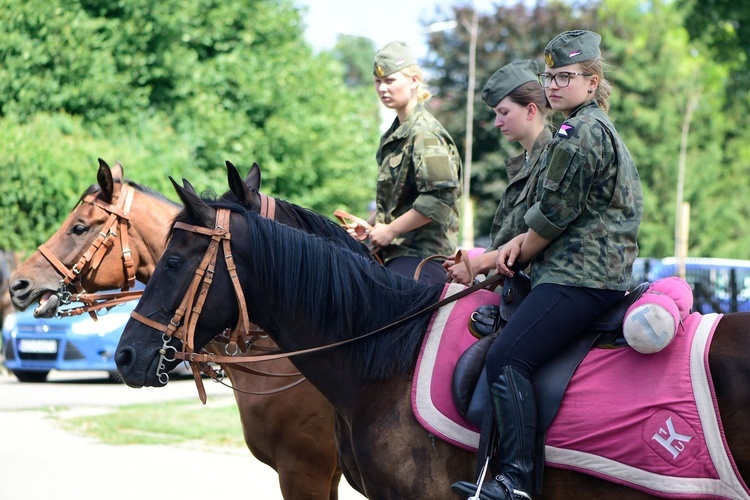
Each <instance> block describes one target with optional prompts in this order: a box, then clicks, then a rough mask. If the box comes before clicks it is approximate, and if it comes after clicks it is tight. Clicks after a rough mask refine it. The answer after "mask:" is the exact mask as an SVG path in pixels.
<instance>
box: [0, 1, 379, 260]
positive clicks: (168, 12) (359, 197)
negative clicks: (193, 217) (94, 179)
mask: <svg viewBox="0 0 750 500" xmlns="http://www.w3.org/2000/svg"><path fill="white" fill-rule="evenodd" d="M0 56H1V57H2V60H3V65H2V66H1V67H0V120H2V122H3V126H4V129H5V128H6V127H10V128H17V129H18V130H19V131H23V130H24V129H25V127H40V126H41V127H43V128H44V129H45V130H48V131H49V134H48V136H49V137H50V139H52V138H54V139H60V140H63V139H65V140H72V141H74V142H75V143H77V144H79V145H80V146H81V149H80V150H79V151H82V150H84V149H85V150H87V151H89V153H90V157H89V158H85V159H84V158H81V156H80V155H76V154H71V156H70V158H71V159H72V158H75V159H76V160H83V161H82V164H86V165H95V164H96V158H97V157H102V158H104V159H106V160H108V161H109V157H110V155H111V151H112V149H113V148H114V147H115V146H116V145H122V144H128V145H129V146H132V148H133V149H134V150H136V151H141V152H147V153H150V154H152V155H153V156H154V158H159V159H169V160H170V161H171V162H172V163H169V164H167V165H163V166H162V167H161V168H160V169H156V170H144V175H145V176H146V177H147V178H149V179H150V178H152V177H151V176H149V175H148V172H164V171H165V170H167V171H169V172H170V174H171V175H174V176H176V177H178V178H179V177H186V178H189V179H190V180H191V181H193V182H194V184H195V185H196V187H197V188H199V189H203V188H208V189H212V190H215V191H218V192H221V191H224V190H225V189H226V181H225V172H224V161H225V160H231V161H232V162H233V163H235V164H236V165H237V166H238V167H239V168H240V169H243V168H247V167H249V166H250V165H251V164H252V163H253V162H255V161H257V162H259V163H260V165H261V168H262V171H263V190H264V191H265V192H267V193H268V194H272V195H275V196H279V197H282V198H285V199H288V200H290V201H293V202H295V203H298V204H300V205H302V206H306V207H309V208H312V209H313V210H316V211H318V212H320V213H323V214H327V215H331V214H332V212H333V210H334V209H336V208H345V209H348V210H351V211H353V212H359V211H362V210H364V208H365V207H366V206H367V200H369V199H370V198H371V197H372V192H373V191H374V184H375V165H374V162H373V160H372V155H373V151H375V149H376V147H377V142H378V117H377V113H376V112H373V107H372V106H369V105H368V106H362V102H361V101H362V95H361V94H360V93H359V91H358V90H357V89H356V88H351V87H349V86H347V85H346V84H345V83H344V76H345V75H344V67H345V66H344V65H343V64H342V63H341V62H339V61H337V60H336V59H335V58H333V57H332V56H331V55H330V54H313V52H312V49H311V48H310V47H309V45H308V44H307V43H306V42H305V41H304V39H303V33H302V18H301V14H300V12H299V11H298V10H297V9H296V8H295V7H294V5H293V3H292V1H291V0H243V1H240V2H228V3H227V2H223V3H222V2H215V1H214V0H121V1H118V2H104V1H100V0H77V1H70V0H44V1H42V0H32V1H25V0H0ZM368 102H372V101H370V100H368ZM40 113H42V114H44V115H45V116H50V115H54V116H58V115H57V114H58V113H59V114H61V115H60V116H59V119H56V120H55V121H54V123H47V124H46V125H39V124H38V123H35V120H36V116H37V115H38V114H40ZM66 117H67V118H66ZM47 120H48V118H43V119H42V121H43V122H46V121H47ZM60 122H65V125H64V126H60V127H59V123H60ZM73 124H74V125H73ZM58 127H59V128H60V130H57V129H56V128H58ZM62 129H65V130H62ZM58 132H60V133H61V134H62V136H61V135H60V133H58ZM20 133H24V132H20ZM138 141H143V142H140V143H139V142H138ZM160 141H163V142H160ZM93 146H97V147H96V148H94V147H93ZM7 147H8V148H9V150H10V151H11V152H13V153H14V154H15V155H16V157H18V155H19V154H21V153H23V154H26V155H30V158H40V157H41V158H45V155H47V156H46V158H47V159H51V158H54V159H55V160H59V161H57V162H56V163H55V164H54V165H47V164H44V163H37V162H30V161H28V160H29V158H20V160H21V164H23V165H24V167H25V166H26V165H34V167H33V168H29V169H28V170H21V171H20V173H19V175H22V176H23V181H22V182H21V185H29V184H33V183H34V182H37V181H40V180H41V179H49V178H50V175H51V174H57V173H58V172H60V171H65V169H67V168H69V167H68V166H67V165H65V164H64V162H65V158H64V156H58V155H56V154H55V153H54V152H53V150H54V149H55V148H58V149H59V147H60V145H59V144H57V143H55V142H54V141H53V140H48V141H44V142H43V143H41V144H38V145H37V147H38V148H39V149H40V150H39V151H35V152H33V153H32V152H31V151H29V150H28V149H27V150H24V149H23V148H22V147H20V145H18V144H14V143H9V144H7ZM170 148H178V149H177V150H176V151H174V152H173V153H172V154H168V150H169V149H170ZM45 151H46V153H45ZM134 157H138V158H139V159H140V156H138V155H136V153H135V152H134V151H125V152H124V154H123V156H120V158H119V159H121V160H122V161H123V163H124V164H125V166H126V172H128V173H129V174H130V176H131V178H133V179H135V180H136V181H139V182H142V183H145V182H144V179H143V178H139V177H138V175H136V174H140V173H141V170H140V169H139V167H138V166H135V165H133V161H132V158H134ZM177 158H179V161H178V160H177ZM148 164H149V165H153V162H148ZM12 168H13V164H12V163H9V162H5V161H3V160H0V174H3V176H4V178H5V177H6V176H5V174H6V170H7V169H12ZM188 173H190V175H188ZM84 179H86V181H87V182H88V179H89V177H88V176H84ZM199 179H200V180H199ZM163 180H164V181H166V178H165V179H163ZM201 180H205V181H207V184H206V185H201V182H200V181H201ZM27 181H28V182H27ZM147 185H148V184H147ZM159 185H161V183H159ZM152 187H157V186H152ZM169 190H170V191H171V188H170V189H169ZM73 191H78V189H74V190H73ZM6 203H9V201H6V200H0V213H2V209H4V208H5V204H6ZM52 203H64V204H65V206H69V201H68V200H66V199H61V198H58V199H57V200H53V201H52ZM26 208H27V209H28V210H31V209H32V208H34V207H33V206H28V207H26ZM25 210H26V209H24V210H23V211H22V212H21V215H22V217H24V216H25V215H24V214H28V216H32V215H31V214H30V213H27V212H26V211H25ZM63 212H64V211H63V210H59V211H57V212H55V213H56V214H57V215H60V214H62V213H63ZM48 215H49V213H48ZM59 222H60V218H58V219H57V220H50V223H49V226H50V227H54V226H55V225H56V224H58V223H59ZM2 225H3V230H5V228H6V227H7V228H11V227H12V228H13V229H14V230H15V229H16V227H17V228H18V230H17V231H16V235H14V236H12V239H13V240H14V241H21V243H20V244H21V245H22V246H23V247H24V248H26V247H33V245H34V244H38V242H39V241H38V239H39V238H43V237H45V236H46V234H48V233H46V234H40V233H38V232H35V233H31V232H30V231H28V230H26V229H24V221H23V220H22V219H12V220H10V219H9V220H6V219H5V215H3V220H2ZM8 238H9V239H10V238H11V237H8ZM16 244H18V243H16Z"/></svg>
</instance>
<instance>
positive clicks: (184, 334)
mask: <svg viewBox="0 0 750 500" xmlns="http://www.w3.org/2000/svg"><path fill="white" fill-rule="evenodd" d="M230 215H231V212H230V211H229V210H228V209H226V208H220V209H217V211H216V222H215V226H214V228H213V229H210V228H205V227H202V226H196V225H192V224H185V223H183V222H177V223H175V225H174V229H182V230H184V231H189V232H193V233H196V234H201V235H204V236H209V237H210V238H211V242H210V243H209V245H208V248H207V249H206V253H205V254H204V256H203V259H202V260H201V263H200V264H199V265H198V267H197V268H196V270H195V274H194V276H193V280H192V282H191V283H190V286H189V288H188V290H187V292H186V293H185V295H184V296H183V298H182V301H181V302H180V305H179V306H178V308H177V310H176V311H175V314H174V316H173V317H172V319H171V320H170V321H169V323H168V324H166V325H165V324H162V323H159V322H157V321H154V320H152V319H150V318H147V317H146V316H143V315H142V314H140V313H138V312H136V311H132V312H131V313H130V316H131V317H132V318H133V319H135V320H136V321H139V322H141V323H143V324H144V325H146V326H148V327H150V328H153V329H155V330H158V331H160V332H162V347H161V349H159V355H160V358H159V363H158V365H159V366H158V368H157V376H158V377H159V381H161V382H163V383H166V381H164V380H163V379H162V376H165V377H166V380H167V381H168V380H169V376H168V375H167V374H166V373H165V372H163V371H162V370H164V369H165V365H164V362H165V361H171V360H175V359H180V360H183V361H187V362H188V363H190V366H191V369H192V371H193V378H194V379H195V381H196V385H197V387H198V393H199V396H200V398H201V401H202V402H203V403H204V404H205V403H206V393H205V388H204V387H203V382H202V379H201V377H200V374H199V371H198V368H197V365H198V364H201V363H209V362H213V363H218V364H224V363H257V362H262V361H272V360H276V359H281V358H288V357H291V356H296V355H300V354H309V353H314V352H318V351H322V350H325V349H331V348H334V347H338V346H341V345H344V344H348V343H350V342H354V341H357V340H361V339H364V338H367V337H370V336H371V335H375V334H377V333H380V332H383V331H384V330H387V329H389V328H392V327H394V326H396V325H398V324H401V323H404V322H406V321H408V320H410V319H413V318H415V317H417V316H420V315H422V314H425V313H428V312H431V311H434V310H436V309H438V308H440V307H442V306H443V305H445V304H448V303H450V302H454V301H456V300H458V299H460V298H461V297H464V296H466V295H468V294H470V293H472V292H474V291H476V290H479V289H481V288H486V287H489V286H491V285H492V284H494V283H495V282H497V281H500V280H501V279H503V276H501V275H500V274H495V275H493V276H491V277H490V278H488V279H486V280H484V281H482V282H480V283H477V284H475V285H473V286H471V287H468V288H465V289H464V290H461V291H460V292H458V293H456V294H453V295H451V296H450V297H447V298H445V299H443V300H440V301H438V302H436V303H434V304H431V305H429V306H427V307H425V308H423V309H421V310H419V311H417V312H414V313H412V314H409V315H407V316H405V317H402V318H400V319H398V320H396V321H394V322H392V323H389V324H388V325H385V326H383V327H381V328H378V329H377V330H373V331H371V332H369V333H366V334H364V335H361V336H358V337H354V338H350V339H346V340H342V341H339V342H335V343H333V344H327V345H323V346H318V347H313V348H309V349H302V350H298V351H291V352H281V353H272V354H265V355H261V354H253V355H249V356H233V355H227V356H220V355H215V354H211V353H206V354H204V353H197V352H195V349H194V336H195V328H196V326H197V323H198V317H199V316H200V314H201V312H202V311H203V305H204V303H205V300H206V296H207V294H208V289H209V288H210V286H211V284H212V283H213V277H214V270H215V266H216V258H217V256H218V250H219V245H220V244H221V245H222V248H223V250H224V258H225V259H226V262H227V271H228V272H229V276H230V278H231V280H232V285H233V287H234V291H235V298H236V300H237V304H238V306H239V310H240V315H239V316H240V317H239V318H238V320H237V325H236V326H235V327H234V329H233V330H232V334H231V336H230V339H229V345H228V346H227V347H230V346H233V345H234V346H235V347H236V341H237V338H238V337H239V336H240V333H241V332H242V331H243V330H244V331H247V329H248V325H250V324H251V323H250V321H249V318H248V313H247V304H246V302H245V294H244V293H243V291H242V285H241V283H240V281H239V276H238V275H237V268H236V266H235V263H234V258H233V255H232V250H231V237H232V236H231V232H230V231H229V223H230ZM199 287H200V290H199ZM225 332H226V330H225ZM173 336H174V337H177V338H179V339H180V340H182V346H183V350H182V351H181V352H178V351H177V349H176V348H175V347H173V346H170V345H169V340H170V338H171V337H173ZM170 352H171V353H172V358H169V357H168V355H169V353H170ZM235 354H236V352H235Z"/></svg>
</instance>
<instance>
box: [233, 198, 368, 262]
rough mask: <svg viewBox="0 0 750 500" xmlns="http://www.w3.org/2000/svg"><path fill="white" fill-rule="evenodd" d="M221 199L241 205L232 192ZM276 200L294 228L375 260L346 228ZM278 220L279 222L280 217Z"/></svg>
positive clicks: (278, 206)
mask: <svg viewBox="0 0 750 500" xmlns="http://www.w3.org/2000/svg"><path fill="white" fill-rule="evenodd" d="M251 191H252V192H253V193H255V194H259V192H258V190H257V189H253V188H251ZM221 199H222V200H224V201H227V202H229V203H233V204H237V205H241V203H240V202H239V201H238V200H237V197H236V196H235V195H234V194H233V193H232V192H231V191H229V192H227V193H225V194H223V195H222V196H221ZM274 199H275V200H276V211H277V212H283V213H284V214H285V215H286V216H287V217H288V218H289V219H290V220H292V221H294V224H291V225H292V227H297V228H299V229H301V230H302V231H304V232H306V233H309V234H314V235H316V236H318V237H320V238H323V239H330V240H333V241H335V242H336V243H337V244H338V245H343V246H344V247H346V248H348V249H349V250H351V251H352V252H354V253H357V254H359V255H362V256H365V257H368V258H371V259H372V258H373V257H372V254H371V253H370V249H369V248H367V246H366V245H365V244H364V243H362V242H360V241H357V240H355V239H354V238H352V237H351V236H350V235H349V233H347V232H346V230H345V229H344V228H342V227H341V226H340V225H338V224H336V223H335V222H333V221H332V220H331V219H329V218H328V217H324V216H323V215H320V214H319V213H318V212H315V211H314V210H310V209H309V208H305V207H301V206H299V205H296V204H294V203H292V202H290V201H287V200H283V199H281V198H276V197H274ZM276 219H277V220H278V217H277V218H276ZM288 225H289V224H288Z"/></svg>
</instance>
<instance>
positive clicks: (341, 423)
mask: <svg viewBox="0 0 750 500" xmlns="http://www.w3.org/2000/svg"><path fill="white" fill-rule="evenodd" d="M334 415H335V416H334V435H335V436H336V449H337V450H338V454H339V465H340V467H341V471H342V472H343V473H344V477H345V478H346V482H347V483H349V485H350V486H351V487H352V488H354V489H355V490H357V492H359V493H360V494H362V495H364V494H365V490H364V488H363V486H362V475H361V474H360V472H359V468H358V467H357V461H356V460H355V459H354V452H353V450H352V442H351V430H350V429H349V425H348V424H347V423H346V420H345V419H344V418H343V417H342V416H341V415H340V414H339V413H338V412H336V413H335V414H334Z"/></svg>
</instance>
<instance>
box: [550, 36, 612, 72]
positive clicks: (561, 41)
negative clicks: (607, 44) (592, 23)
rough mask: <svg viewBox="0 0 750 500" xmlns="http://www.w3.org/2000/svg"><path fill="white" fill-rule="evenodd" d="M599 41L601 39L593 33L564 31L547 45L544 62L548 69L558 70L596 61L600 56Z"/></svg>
mask: <svg viewBox="0 0 750 500" xmlns="http://www.w3.org/2000/svg"><path fill="white" fill-rule="evenodd" d="M601 41H602V37H601V36H599V34H598V33H594V32H593V31H588V30H574V31H565V32H563V33H560V34H559V35H557V36H556V37H555V38H553V39H552V41H551V42H550V43H548V44H547V47H546V48H545V49H544V62H545V63H546V64H547V66H548V67H550V68H558V67H560V66H568V65H570V64H575V63H579V62H583V61H590V60H591V59H596V58H597V57H599V56H601V54H602V53H601V51H600V50H599V42H601Z"/></svg>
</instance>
